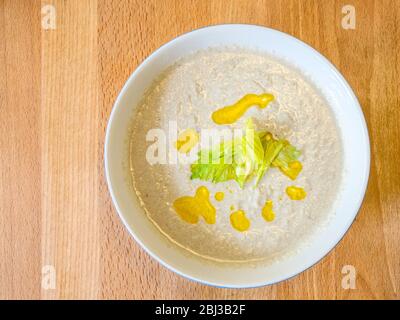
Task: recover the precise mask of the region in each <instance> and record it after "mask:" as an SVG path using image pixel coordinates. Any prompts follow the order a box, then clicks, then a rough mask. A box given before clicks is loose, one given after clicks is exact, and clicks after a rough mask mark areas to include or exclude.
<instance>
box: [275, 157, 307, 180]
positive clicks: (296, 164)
mask: <svg viewBox="0 0 400 320" xmlns="http://www.w3.org/2000/svg"><path fill="white" fill-rule="evenodd" d="M302 169H303V165H302V164H301V162H300V161H297V160H295V161H292V162H290V163H289V168H284V167H279V170H280V171H281V172H282V173H283V174H284V175H286V176H287V177H289V178H290V179H292V180H295V179H296V178H297V176H298V175H299V173H300V171H301V170H302Z"/></svg>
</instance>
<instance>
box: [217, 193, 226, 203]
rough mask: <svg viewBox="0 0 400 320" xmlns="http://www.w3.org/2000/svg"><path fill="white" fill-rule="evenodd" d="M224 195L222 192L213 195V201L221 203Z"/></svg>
mask: <svg viewBox="0 0 400 320" xmlns="http://www.w3.org/2000/svg"><path fill="white" fill-rule="evenodd" d="M224 197H225V194H224V193H223V192H220V191H219V192H217V193H215V200H217V201H222V200H224Z"/></svg>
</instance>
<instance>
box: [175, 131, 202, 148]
mask: <svg viewBox="0 0 400 320" xmlns="http://www.w3.org/2000/svg"><path fill="white" fill-rule="evenodd" d="M198 142H199V135H198V133H197V132H196V131H195V130H193V129H186V130H184V131H182V132H181V133H180V134H179V135H178V140H177V141H176V143H175V147H176V149H178V151H179V152H180V153H188V152H189V151H190V150H192V149H193V147H194V146H195V145H196V144H197V143H198Z"/></svg>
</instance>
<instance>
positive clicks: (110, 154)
mask: <svg viewBox="0 0 400 320" xmlns="http://www.w3.org/2000/svg"><path fill="white" fill-rule="evenodd" d="M233 45H237V46H240V47H246V48H251V49H257V50H259V51H262V52H266V53H267V54H270V55H273V56H276V57H278V58H280V59H283V60H286V61H287V62H288V63H290V64H292V65H294V66H295V67H296V68H297V69H299V70H300V71H302V72H303V73H304V74H305V75H306V76H307V77H308V79H309V80H310V81H311V82H313V83H314V85H315V86H316V87H318V88H319V89H320V91H321V93H322V94H323V95H324V97H325V98H326V99H327V101H328V102H329V105H330V107H331V108H332V110H333V113H334V115H335V117H336V120H337V123H338V126H339V129H340V132H341V135H342V137H343V148H344V170H345V175H344V182H343V185H342V190H341V193H340V196H339V200H338V201H337V207H336V215H335V217H334V218H333V220H332V221H331V222H330V224H329V226H328V227H327V229H325V230H324V232H321V233H319V234H317V235H315V237H314V240H313V242H312V243H311V244H310V245H309V246H307V247H305V248H304V249H302V250H300V251H299V252H298V253H297V254H296V255H294V256H291V257H289V258H286V259H283V260H282V261H279V262H276V263H274V264H272V265H269V266H263V265H260V266H257V267H254V266H250V265H245V264H242V265H240V266H238V265H234V264H227V263H217V262H210V261H208V260H205V259H203V258H201V257H198V256H195V255H192V254H190V253H189V252H187V251H185V250H184V249H182V248H179V247H178V246H176V245H174V244H173V243H171V242H170V241H169V240H168V239H167V238H166V237H164V236H163V235H162V234H161V233H160V232H159V231H158V230H157V229H156V227H155V226H154V225H153V224H152V222H150V220H149V219H148V218H147V216H146V214H145V213H144V211H143V209H142V208H141V207H140V205H139V202H138V199H137V197H136V196H135V195H134V193H133V191H132V188H131V186H130V183H129V178H127V177H129V173H128V171H127V170H128V169H129V168H128V167H127V163H126V159H127V152H128V148H127V143H126V142H127V136H128V131H129V125H130V123H131V119H132V115H133V112H134V109H135V107H136V106H137V104H138V102H139V100H140V99H141V98H142V96H143V93H144V91H145V89H146V88H147V87H149V85H150V84H151V82H152V81H153V80H154V79H155V78H156V76H157V75H158V74H159V73H160V72H161V71H162V70H164V69H165V68H166V67H167V66H169V65H171V64H172V63H174V62H175V61H176V60H177V59H179V58H181V57H183V56H186V55H188V54H189V53H192V52H193V51H197V50H200V49H206V48H209V47H216V46H233ZM104 156H105V170H106V177H107V183H108V187H109V190H110V194H111V197H112V200H113V203H114V205H115V207H116V209H117V212H118V214H119V216H120V218H121V220H122V221H123V223H124V224H125V226H126V228H127V229H128V230H129V232H130V233H131V235H132V236H133V237H134V238H135V240H136V241H137V242H138V243H139V244H140V245H141V246H142V247H143V248H144V249H145V250H146V251H147V252H148V253H149V254H150V255H151V256H152V257H153V258H155V259H156V260H157V261H159V262H160V263H161V264H163V265H164V266H166V267H167V268H169V269H171V270H172V271H174V272H176V273H178V274H180V275H182V276H185V277H187V278H190V279H192V280H196V281H199V282H202V283H204V284H209V285H216V286H222V287H234V288H245V287H256V286H262V285H268V284H272V283H276V282H279V281H282V280H285V279H288V278H290V277H293V276H294V275H296V274H298V273H300V272H302V271H304V270H306V269H307V268H309V267H310V266H312V265H313V264H315V263H316V262H318V261H319V260H320V259H321V258H323V257H324V256H325V255H326V254H327V253H328V252H329V251H330V250H332V248H334V247H335V245H336V244H337V243H338V242H339V241H340V240H341V238H342V237H343V236H344V234H345V232H346V231H347V230H348V229H349V227H350V225H351V223H352V222H353V220H354V218H355V216H356V215H357V212H358V210H359V208H360V205H361V202H362V200H363V197H364V193H365V190H366V186H367V182H368V176H369V166H370V147H369V138H368V131H367V127H366V123H365V119H364V116H363V113H362V111H361V108H360V105H359V103H358V101H357V98H356V96H355V95H354V93H353V91H352V90H351V88H350V86H349V84H348V83H347V82H346V80H345V79H344V78H343V76H342V75H341V74H340V72H339V71H338V70H337V69H336V68H335V67H334V66H333V65H332V64H331V63H330V62H329V61H328V60H327V59H326V58H324V57H323V56H322V55H321V54H319V53H318V52H317V51H316V50H314V49H313V48H311V47H309V46H308V45H306V44H305V43H303V42H301V41H299V40H297V39H296V38H293V37H291V36H289V35H287V34H285V33H282V32H279V31H276V30H272V29H268V28H264V27H260V26H253V25H239V24H235V25H218V26H211V27H206V28H202V29H199V30H195V31H192V32H189V33H187V34H184V35H182V36H180V37H178V38H176V39H174V40H172V41H170V42H168V43H167V44H165V45H163V46H162V47H161V48H159V49H158V50H156V51H155V52H153V53H152V54H151V55H150V56H149V57H148V58H147V59H146V60H145V61H144V62H143V63H142V64H141V65H140V66H139V67H138V68H137V69H136V71H135V72H134V73H133V74H132V75H131V76H130V77H129V79H128V81H127V82H126V83H125V85H124V87H123V89H122V90H121V92H120V94H119V96H118V98H117V100H116V102H115V105H114V108H113V110H112V112H111V117H110V120H109V122H108V127H107V134H106V141H105V155H104ZM143 174H146V173H143Z"/></svg>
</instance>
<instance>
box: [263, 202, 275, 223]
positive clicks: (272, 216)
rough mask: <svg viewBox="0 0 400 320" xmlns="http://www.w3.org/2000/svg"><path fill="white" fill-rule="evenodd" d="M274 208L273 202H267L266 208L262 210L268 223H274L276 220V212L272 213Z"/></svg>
mask: <svg viewBox="0 0 400 320" xmlns="http://www.w3.org/2000/svg"><path fill="white" fill-rule="evenodd" d="M272 207H273V202H272V200H268V201H267V202H265V205H264V208H263V209H262V216H263V217H264V219H265V220H266V221H268V222H271V221H274V219H275V212H274V211H272Z"/></svg>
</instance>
